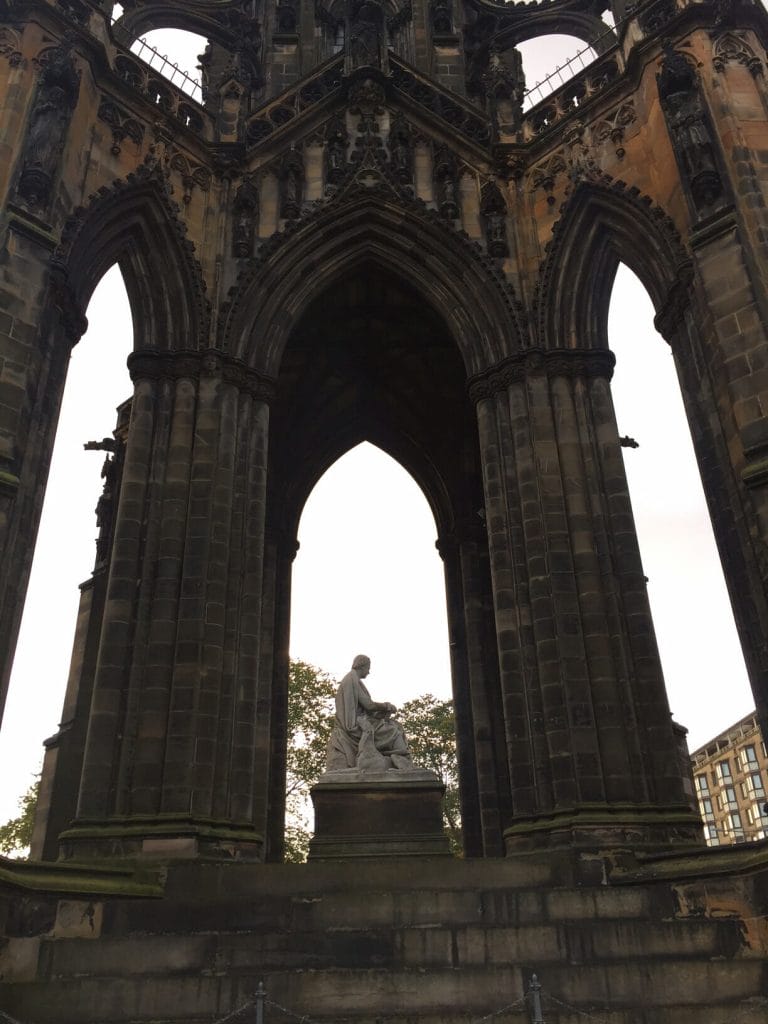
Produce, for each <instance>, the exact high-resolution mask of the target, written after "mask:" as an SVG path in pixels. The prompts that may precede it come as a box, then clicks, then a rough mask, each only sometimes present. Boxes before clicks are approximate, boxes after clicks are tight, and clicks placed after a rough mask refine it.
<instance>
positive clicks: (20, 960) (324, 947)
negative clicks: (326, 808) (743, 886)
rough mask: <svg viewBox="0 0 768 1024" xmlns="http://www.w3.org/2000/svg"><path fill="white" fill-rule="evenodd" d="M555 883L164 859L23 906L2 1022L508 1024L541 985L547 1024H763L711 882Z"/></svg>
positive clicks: (747, 933) (544, 871)
mask: <svg viewBox="0 0 768 1024" xmlns="http://www.w3.org/2000/svg"><path fill="white" fill-rule="evenodd" d="M560 873H561V865H560V864H559V863H558V862H557V861H556V860H548V859H546V858H539V857H533V856H531V857H517V858H514V859H509V860H505V861H458V860H448V859H434V860H432V859H410V860H409V859H402V860H389V861H374V860H371V861H362V860H361V861H352V862H349V863H345V864H323V863H318V864H309V865H284V866H280V865H247V864H227V865H217V864H199V863H177V864H175V865H172V866H170V867H169V868H168V869H167V875H166V876H165V878H164V880H163V881H164V884H163V887H162V892H163V894H162V895H156V896H152V897H136V896H131V895H121V894H120V892H119V891H116V892H114V893H113V894H112V895H110V896H107V897H104V896H100V897H98V898H94V899H88V898H87V894H83V893H80V894H77V893H75V894H72V893H70V894H68V895H67V896H66V898H63V897H61V896H59V897H57V898H56V899H55V900H53V901H52V902H51V901H50V900H49V903H48V904H46V902H45V900H42V901H41V898H40V897H34V898H33V897H32V896H29V897H25V899H27V910H28V913H27V915H26V921H25V920H24V914H21V916H20V915H19V914H18V913H17V914H16V918H15V920H13V919H9V920H8V922H7V925H6V931H7V933H8V937H7V938H6V939H5V940H0V944H2V947H1V948H0V1008H1V1009H2V1010H3V1011H4V1012H5V1014H7V1015H10V1018H11V1020H15V1021H19V1022H20V1024H75V1022H77V1024H118V1022H119V1024H127V1022H131V1024H139V1022H141V1024H149V1022H152V1024H197V1022H206V1024H213V1022H214V1021H227V1022H230V1024H237V1022H256V1021H257V1009H260V1010H262V1011H263V1021H264V1024H296V1022H297V1021H304V1024H312V1022H318V1024H343V1022H347V1021H350V1022H352V1021H354V1022H356V1024H416V1022H418V1024H454V1022H455V1024H480V1022H483V1024H491V1022H492V1021H498V1022H515V1024H517V1022H523V1021H526V1022H530V1021H534V1020H536V1019H537V1017H536V1014H535V1008H534V1004H533V1003H532V1001H531V999H530V998H529V999H527V1000H526V999H524V997H525V994H526V992H527V991H528V988H529V984H530V981H531V977H532V975H533V974H536V975H537V976H538V980H539V982H540V984H541V986H542V988H541V996H540V998H541V1006H542V1014H541V1017H540V1018H539V1019H540V1020H543V1021H544V1022H545V1024H577V1022H578V1024H595V1022H602V1024H721V1022H722V1024H725V1022H728V1024H751V1022H758V1021H759V1022H761V1024H766V1022H767V1021H768V957H766V948H768V944H766V943H764V941H763V940H764V938H765V921H764V920H762V921H761V920H760V917H761V915H755V914H754V913H753V910H754V908H750V907H747V906H746V903H745V904H744V905H742V906H738V905H736V904H735V903H734V904H733V906H731V907H730V909H729V907H727V906H716V905H715V904H716V903H717V901H716V900H715V901H714V903H713V901H712V900H711V899H709V898H708V896H707V893H708V892H709V893H710V894H711V893H712V892H713V891H714V890H715V889H716V888H717V883H716V879H715V880H714V881H713V880H712V879H711V878H710V879H707V878H704V879H703V880H701V879H699V880H698V881H697V880H695V879H694V880H693V881H690V880H689V881H688V882H686V883H678V882H675V881H670V880H669V879H668V878H666V879H665V878H659V879H658V880H654V879H653V877H648V878H643V879H642V880H639V881H638V880H631V879H625V884H618V885H617V884H601V883H600V882H599V881H597V882H595V883H594V884H581V885H580V884H577V882H576V881H575V880H574V879H573V878H570V879H569V880H568V881H567V882H563V881H561V880H560V879H559V878H558V874H560ZM565 874H567V872H565ZM646 874H648V873H647V872H646ZM667 874H669V872H667ZM651 875H652V873H651ZM760 885H762V887H763V891H765V888H766V887H765V877H764V876H763V877H762V882H761V883H760ZM737 889H738V887H737ZM733 891H737V890H734V887H733V886H731V887H730V889H729V892H733ZM750 891H754V885H753V886H752V888H751V889H750ZM158 892H160V890H158ZM17 902H18V901H17ZM45 906H48V907H49V908H50V914H49V916H48V918H46V912H45V909H44V908H45ZM41 908H43V909H41ZM35 922H37V923H36V924H35ZM36 929H37V931H38V933H37V934H35V931H36ZM22 933H24V934H22ZM260 982H262V983H263V985H264V988H265V990H266V998H265V999H263V1001H262V1002H261V1007H257V1002H258V1000H257V999H256V998H255V994H256V992H257V989H258V986H259V983H260ZM3 1019H4V1018H3V1015H2V1014H0V1020H3ZM7 1019H8V1018H7V1017H6V1018H5V1020H6V1021H7Z"/></svg>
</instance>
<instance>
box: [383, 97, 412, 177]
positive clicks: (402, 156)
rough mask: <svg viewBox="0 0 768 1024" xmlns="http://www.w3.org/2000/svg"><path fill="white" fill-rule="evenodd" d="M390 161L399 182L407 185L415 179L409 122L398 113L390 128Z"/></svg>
mask: <svg viewBox="0 0 768 1024" xmlns="http://www.w3.org/2000/svg"><path fill="white" fill-rule="evenodd" d="M389 162H390V166H391V168H392V173H393V174H394V176H395V177H396V178H397V180H398V181H399V182H401V184H403V185H407V184H408V183H409V182H411V181H412V180H413V147H412V145H411V131H410V128H409V127H408V122H407V121H406V120H405V118H404V117H403V116H402V114H397V115H396V117H395V118H394V120H393V121H392V124H391V127H390V129H389Z"/></svg>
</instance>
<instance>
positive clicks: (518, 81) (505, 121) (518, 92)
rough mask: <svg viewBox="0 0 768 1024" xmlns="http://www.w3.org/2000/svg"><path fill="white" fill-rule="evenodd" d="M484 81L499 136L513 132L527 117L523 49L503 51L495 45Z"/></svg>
mask: <svg viewBox="0 0 768 1024" xmlns="http://www.w3.org/2000/svg"><path fill="white" fill-rule="evenodd" d="M482 84H483V90H484V92H485V95H486V96H487V98H488V105H489V109H490V113H491V117H492V118H493V123H494V129H495V131H496V135H497V137H498V136H499V135H513V134H514V133H515V132H517V131H518V130H519V129H520V125H521V124H522V120H523V97H524V96H525V74H524V73H523V58H522V56H521V54H520V52H519V51H518V50H516V49H515V48H514V47H512V48H511V49H508V50H504V51H502V50H500V49H499V48H498V47H496V46H491V48H490V50H489V52H488V64H487V66H486V68H485V71H484V72H483V76H482Z"/></svg>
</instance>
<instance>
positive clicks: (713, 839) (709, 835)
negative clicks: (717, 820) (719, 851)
mask: <svg viewBox="0 0 768 1024" xmlns="http://www.w3.org/2000/svg"><path fill="white" fill-rule="evenodd" d="M704 839H705V840H706V842H707V844H708V845H709V846H719V845H720V836H719V835H718V834H717V828H716V827H715V826H714V825H705V826H704Z"/></svg>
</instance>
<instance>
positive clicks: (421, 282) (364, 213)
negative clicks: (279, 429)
mask: <svg viewBox="0 0 768 1024" xmlns="http://www.w3.org/2000/svg"><path fill="white" fill-rule="evenodd" d="M267 255H268V256H269V259H268V260H266V259H265V257H266V256H267ZM261 256H262V258H261V259H260V260H259V261H258V262H257V263H256V264H255V265H254V266H253V267H252V268H250V269H249V270H248V271H247V272H246V274H245V275H244V276H243V277H242V278H241V280H240V282H239V283H238V285H237V287H236V288H235V290H234V292H233V293H232V296H231V303H230V308H229V310H228V315H227V316H226V318H225V322H224V324H223V326H222V331H223V336H222V339H221V343H222V346H223V347H224V348H226V349H228V350H229V351H230V352H231V354H232V355H233V356H235V357H237V358H239V359H242V360H244V361H245V362H246V363H248V365H250V366H252V367H253V368H254V369H257V370H259V371H260V372H261V373H265V374H267V375H269V376H276V374H277V370H278V367H279V365H280V359H281V355H282V352H283V349H284V347H285V344H286V342H287V338H288V334H289V332H290V329H291V326H292V324H293V323H295V322H296V321H297V319H298V318H299V317H300V316H301V314H302V312H303V310H304V309H305V308H306V306H307V304H308V302H309V301H310V300H311V298H312V297H313V296H315V295H316V294H318V293H319V292H320V291H322V290H323V289H324V288H325V287H327V286H328V284H330V283H331V282H332V281H334V280H335V279H337V278H338V277H339V276H341V275H342V274H343V273H344V272H345V270H346V269H347V268H349V267H351V266H354V265H355V264H356V263H358V262H359V261H360V260H361V259H365V260H370V261H372V262H373V263H375V264H379V265H380V266H382V267H383V268H385V269H388V270H390V271H391V272H392V273H394V274H395V275H397V276H399V277H402V278H405V279H406V280H408V281H410V282H411V283H412V284H413V285H415V287H416V288H417V290H418V291H419V292H420V293H421V295H422V296H423V298H424V301H425V302H426V303H428V304H429V305H431V306H432V307H433V308H434V309H439V310H440V311H441V314H442V316H443V317H444V319H445V321H446V325H447V327H448V330H449V331H450V333H451V336H452V337H453V340H454V342H455V343H456V345H457V346H458V349H459V351H460V353H461V356H462V359H463V361H464V365H465V367H466V371H467V375H468V376H469V375H472V374H474V373H477V372H478V371H479V370H481V369H483V368H485V367H487V366H489V365H492V364H494V363H496V362H498V361H499V360H501V359H503V358H505V357H506V356H508V355H510V354H512V353H514V352H516V351H518V350H519V349H520V348H522V347H524V346H525V342H524V338H523V329H522V325H521V322H520V312H519V308H518V305H517V302H516V300H515V297H514V294H513V292H512V289H511V287H510V286H509V285H508V284H507V282H506V280H505V279H504V277H503V275H502V274H501V273H500V271H499V270H498V268H497V267H496V266H495V265H494V261H493V260H491V259H488V258H487V257H486V256H485V255H484V254H483V253H482V252H481V250H480V249H479V247H478V246H476V245H475V244H473V243H472V242H470V241H469V239H468V238H467V237H466V236H464V235H462V234H459V233H457V232H455V231H453V230H452V229H451V228H450V227H449V226H448V225H447V224H445V222H444V221H443V219H442V218H441V217H440V216H439V215H438V214H436V213H434V211H429V210H427V209H426V207H424V205H423V204H419V203H416V202H412V201H411V202H409V201H406V200H404V199H401V198H400V197H396V196H393V195H391V194H390V193H389V192H388V190H385V189H384V188H375V189H370V190H368V189H364V188H363V189H361V191H359V192H356V193H353V194H352V195H351V196H348V197H345V201H344V202H343V203H340V204H331V205H329V206H327V207H325V208H323V209H321V210H318V211H315V212H314V213H312V214H310V215H309V216H308V217H306V218H304V219H302V220H301V221H298V222H297V223H296V225H294V226H293V227H292V228H291V229H290V230H287V231H286V232H284V233H283V234H282V235H281V236H276V237H275V239H273V240H272V242H271V243H267V245H266V246H265V247H264V249H263V250H262V254H261ZM257 323H258V324H260V325H261V330H262V332H263V333H262V335H260V336H256V335H255V334H254V325H255V324H257ZM265 325H269V326H268V328H267V327H266V326H265Z"/></svg>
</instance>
